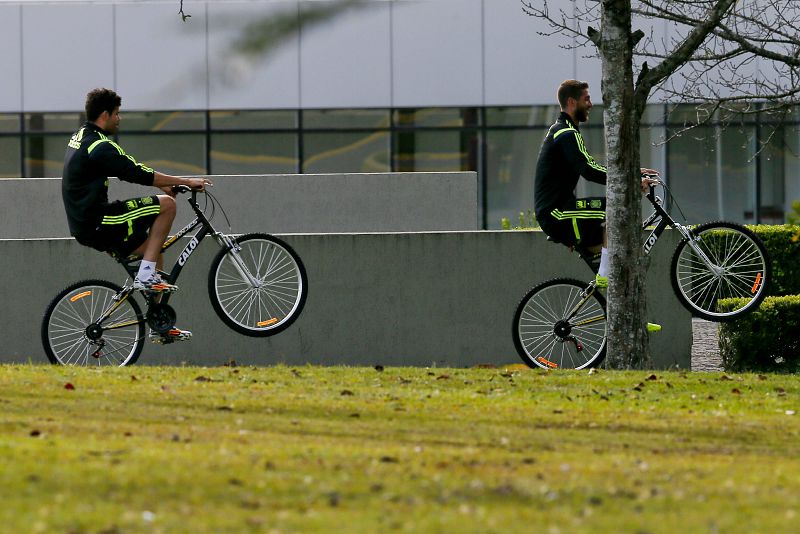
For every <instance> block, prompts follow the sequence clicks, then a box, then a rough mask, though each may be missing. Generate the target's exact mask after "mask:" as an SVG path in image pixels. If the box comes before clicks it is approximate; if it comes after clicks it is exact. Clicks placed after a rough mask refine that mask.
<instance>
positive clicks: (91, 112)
mask: <svg viewBox="0 0 800 534" xmlns="http://www.w3.org/2000/svg"><path fill="white" fill-rule="evenodd" d="M121 104H122V97H121V96H119V95H118V94H117V93H115V92H114V91H112V90H111V89H92V90H91V91H89V94H87V95H86V120H88V121H89V122H94V121H96V120H97V118H98V117H99V116H100V115H102V113H103V112H104V111H108V112H109V113H112V112H113V111H114V110H115V109H117V108H118V107H119V106H120V105H121Z"/></svg>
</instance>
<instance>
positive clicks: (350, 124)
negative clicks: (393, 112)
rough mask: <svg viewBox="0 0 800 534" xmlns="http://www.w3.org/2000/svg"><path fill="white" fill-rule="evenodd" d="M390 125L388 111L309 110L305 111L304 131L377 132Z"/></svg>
mask: <svg viewBox="0 0 800 534" xmlns="http://www.w3.org/2000/svg"><path fill="white" fill-rule="evenodd" d="M389 126H390V124H389V110H388V109H320V110H315V109H309V110H305V111H303V129H305V130H315V129H329V130H339V129H355V130H362V129H363V130H376V129H382V128H386V129H388V128H389Z"/></svg>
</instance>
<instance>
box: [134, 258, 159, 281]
mask: <svg viewBox="0 0 800 534" xmlns="http://www.w3.org/2000/svg"><path fill="white" fill-rule="evenodd" d="M155 273H156V262H154V261H144V260H142V263H141V264H139V272H138V273H137V274H136V278H137V279H138V280H147V279H148V278H150V277H151V276H153V275H154V274H155Z"/></svg>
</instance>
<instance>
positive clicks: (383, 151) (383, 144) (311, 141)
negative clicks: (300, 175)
mask: <svg viewBox="0 0 800 534" xmlns="http://www.w3.org/2000/svg"><path fill="white" fill-rule="evenodd" d="M389 139H390V136H389V132H357V133H350V132H337V133H316V132H314V133H306V134H304V135H303V144H304V155H305V159H304V161H303V172H305V173H335V172H389V171H390V159H389Z"/></svg>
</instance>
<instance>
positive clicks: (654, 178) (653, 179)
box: [639, 167, 659, 193]
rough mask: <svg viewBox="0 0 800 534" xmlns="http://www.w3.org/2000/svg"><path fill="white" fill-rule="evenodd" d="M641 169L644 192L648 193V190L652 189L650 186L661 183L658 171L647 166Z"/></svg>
mask: <svg viewBox="0 0 800 534" xmlns="http://www.w3.org/2000/svg"><path fill="white" fill-rule="evenodd" d="M639 170H640V172H641V174H642V193H647V191H648V190H649V189H650V186H653V185H656V184H658V183H659V179H658V176H659V174H658V171H656V170H654V169H647V168H645V167H642V168H641V169H639Z"/></svg>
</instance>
